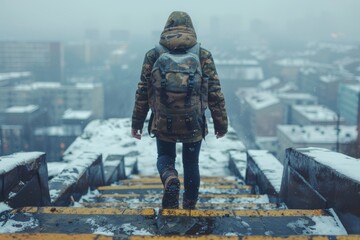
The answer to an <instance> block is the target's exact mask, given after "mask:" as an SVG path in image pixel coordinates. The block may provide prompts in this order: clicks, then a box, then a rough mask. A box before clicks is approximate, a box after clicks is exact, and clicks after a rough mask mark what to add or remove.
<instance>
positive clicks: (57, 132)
mask: <svg viewBox="0 0 360 240" xmlns="http://www.w3.org/2000/svg"><path fill="white" fill-rule="evenodd" d="M81 133H82V130H81V128H80V127H79V126H50V127H42V128H37V129H35V131H34V134H35V135H36V136H42V135H46V136H57V137H60V136H63V137H64V136H65V137H66V136H79V135H80V134H81Z"/></svg>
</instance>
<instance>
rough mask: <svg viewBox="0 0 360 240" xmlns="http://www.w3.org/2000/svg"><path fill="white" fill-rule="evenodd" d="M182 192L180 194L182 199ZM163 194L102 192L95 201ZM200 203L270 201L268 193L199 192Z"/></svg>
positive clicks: (147, 199) (144, 199)
mask: <svg viewBox="0 0 360 240" xmlns="http://www.w3.org/2000/svg"><path fill="white" fill-rule="evenodd" d="M181 197H182V194H180V200H181ZM161 199H162V194H157V193H154V194H148V193H145V194H141V193H129V194H119V193H114V194H101V195H98V196H96V197H95V199H93V200H92V201H93V202H128V203H160V202H161ZM198 203H208V204H219V203H237V204H239V203H269V198H268V196H267V195H255V194H199V201H198Z"/></svg>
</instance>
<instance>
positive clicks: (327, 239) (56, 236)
mask: <svg viewBox="0 0 360 240" xmlns="http://www.w3.org/2000/svg"><path fill="white" fill-rule="evenodd" d="M1 239H4V240H24V239H33V240H48V239H52V240H116V239H128V240H147V239H148V240H151V239H155V240H187V239H189V236H141V235H138V236H116V235H115V236H106V235H101V234H60V233H17V234H2V235H1ZM191 239H197V240H209V239H211V240H242V239H246V240H261V239H268V240H284V239H298V240H358V239H360V235H351V236H344V235H342V236H324V235H321V236H294V235H292V236H282V237H271V236H266V237H265V236H246V237H242V236H218V235H205V236H191Z"/></svg>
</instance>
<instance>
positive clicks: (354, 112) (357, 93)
mask: <svg viewBox="0 0 360 240" xmlns="http://www.w3.org/2000/svg"><path fill="white" fill-rule="evenodd" d="M338 95H339V97H338V109H339V113H340V114H341V116H342V117H344V118H345V119H346V121H347V122H348V123H350V124H357V122H358V118H359V116H358V115H359V98H360V82H358V83H357V84H340V86H339V93H338Z"/></svg>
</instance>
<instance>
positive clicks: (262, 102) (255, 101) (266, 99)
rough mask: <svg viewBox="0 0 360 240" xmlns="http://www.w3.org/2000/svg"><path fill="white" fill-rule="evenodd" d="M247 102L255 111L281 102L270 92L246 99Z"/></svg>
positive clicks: (256, 94)
mask: <svg viewBox="0 0 360 240" xmlns="http://www.w3.org/2000/svg"><path fill="white" fill-rule="evenodd" d="M245 101H246V102H247V103H248V104H249V105H250V106H251V107H252V108H253V109H255V110H259V109H263V108H267V107H269V106H272V105H275V104H278V103H279V102H280V100H279V99H278V98H277V97H276V96H274V94H272V93H269V92H258V93H254V94H252V95H249V96H247V97H245Z"/></svg>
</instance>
